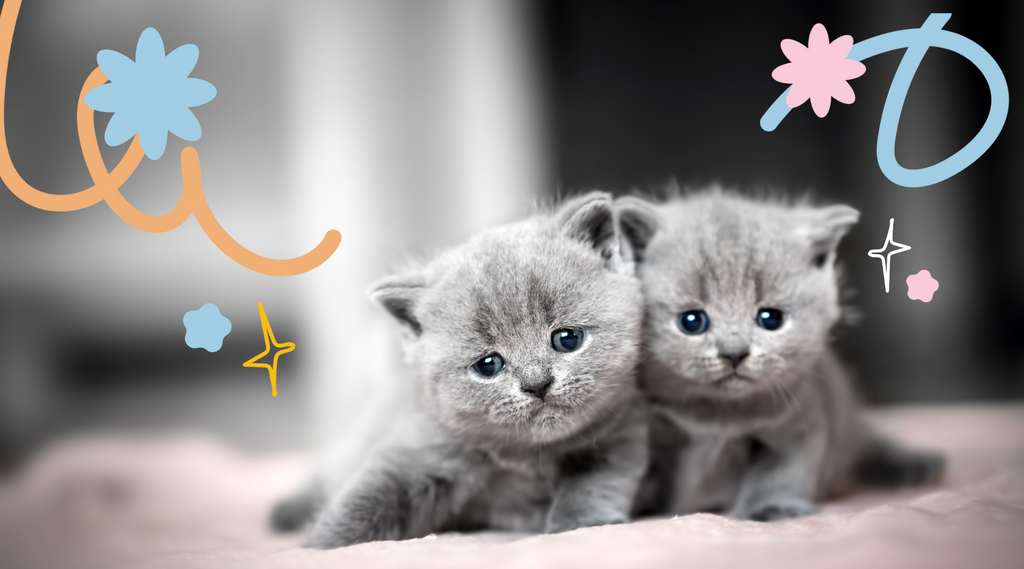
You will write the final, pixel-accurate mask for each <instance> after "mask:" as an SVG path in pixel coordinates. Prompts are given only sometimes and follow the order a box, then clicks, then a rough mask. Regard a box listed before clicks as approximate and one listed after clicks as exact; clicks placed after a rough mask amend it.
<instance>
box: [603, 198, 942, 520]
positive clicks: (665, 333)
mask: <svg viewBox="0 0 1024 569" xmlns="http://www.w3.org/2000/svg"><path fill="white" fill-rule="evenodd" d="M617 209H618V210H619V215H620V219H621V221H620V223H621V226H622V230H623V232H624V234H625V235H626V236H627V237H628V240H629V242H630V243H631V245H632V248H633V250H634V254H635V255H636V258H637V259H636V261H637V265H636V266H637V274H638V276H639V277H640V279H641V281H642V282H643V288H644V295H645V297H646V303H647V307H646V320H645V333H644V336H645V345H646V347H647V349H648V352H649V353H648V355H647V356H646V359H645V361H644V363H643V369H642V371H641V384H642V387H643V388H644V389H645V390H646V391H647V392H648V393H649V395H650V398H651V399H652V402H653V412H654V414H655V418H654V419H653V420H652V426H651V440H652V463H651V469H650V471H649V473H648V476H647V480H646V482H645V485H644V489H643V492H642V495H641V497H640V498H639V499H638V504H637V508H638V510H639V513H642V514H657V513H662V514H664V513H674V514H686V513H691V512H697V511H717V512H723V513H725V514H727V515H730V516H733V517H737V518H741V519H753V520H773V519H779V518H788V517H796V516H803V515H807V514H811V513H813V512H815V511H817V508H816V506H815V505H814V502H815V501H816V500H820V499H823V498H825V497H829V496H832V495H835V494H836V493H838V492H840V491H842V490H845V489H847V488H849V487H850V486H851V485H852V484H854V483H858V482H859V483H870V484H880V485H902V484H913V483H924V482H930V481H934V480H935V479H936V478H937V477H938V476H939V475H940V473H941V471H942V464H943V461H942V458H941V457H940V456H936V455H931V454H922V453H915V452H911V451H906V450H903V449H901V448H899V447H897V446H895V445H894V444H892V443H889V442H888V441H885V440H884V439H882V438H880V437H878V436H876V435H874V434H873V433H871V432H870V431H869V430H868V429H867V428H866V426H865V425H864V423H863V422H862V421H861V418H860V416H859V414H858V404H857V402H856V398H855V396H854V394H853V393H852V390H851V388H850V385H849V382H848V379H847V377H846V374H845V372H844V370H843V369H842V367H841V366H840V365H839V363H838V362H837V360H836V358H835V356H834V355H833V352H832V350H831V349H830V347H829V338H830V332H831V331H832V329H833V327H834V326H835V325H836V323H837V322H838V321H839V320H840V317H841V313H842V310H841V307H840V303H839V286H838V284H837V277H838V275H837V268H836V266H835V261H836V247H837V245H838V244H839V241H840V239H841V238H842V236H843V235H844V234H845V233H846V232H847V230H849V228H850V227H851V226H852V225H853V224H854V223H856V222H857V219H858V217H859V213H858V212H857V211H856V210H855V209H853V208H851V207H849V206H845V205H834V206H829V207H820V208H819V207H811V206H809V205H795V206H789V205H785V204H782V203H771V202H765V201H754V200H750V199H744V198H741V197H738V196H735V195H730V194H727V193H723V192H722V191H720V190H713V191H710V192H705V193H701V194H697V195H692V196H689V197H684V198H679V197H677V198H674V199H670V200H669V201H667V202H666V203H663V204H659V205H654V204H652V203H650V202H648V201H645V200H642V199H639V198H634V197H627V198H621V199H620V200H619V201H618V202H617Z"/></svg>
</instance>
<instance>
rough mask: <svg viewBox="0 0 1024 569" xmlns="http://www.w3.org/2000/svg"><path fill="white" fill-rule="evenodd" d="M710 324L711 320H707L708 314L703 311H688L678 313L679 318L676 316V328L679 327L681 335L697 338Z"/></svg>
mask: <svg viewBox="0 0 1024 569" xmlns="http://www.w3.org/2000/svg"><path fill="white" fill-rule="evenodd" d="M710 324H711V319H710V318H708V313H707V312H704V311H703V310H688V311H686V312H680V313H679V316H676V326H679V330H680V331H682V333H683V334H687V335H689V336H697V335H700V334H703V333H704V332H707V331H708V325H710Z"/></svg>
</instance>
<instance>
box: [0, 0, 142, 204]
mask: <svg viewBox="0 0 1024 569" xmlns="http://www.w3.org/2000/svg"><path fill="white" fill-rule="evenodd" d="M20 9H21V0H8V1H7V2H4V5H3V9H2V10H0V179H2V180H3V181H4V184H6V185H7V188H8V189H10V190H11V192H12V193H14V195H16V196H18V198H19V199H20V200H21V201H23V202H25V203H27V204H28V205H30V206H32V207H35V208H38V209H42V210H46V211H74V210H78V209H83V208H87V207H89V206H91V205H94V204H96V203H98V202H100V201H102V200H103V198H104V196H105V194H106V192H107V191H108V190H109V185H108V184H104V183H101V182H100V181H98V180H95V179H94V180H93V182H94V185H93V186H92V187H90V188H88V189H85V190H82V191H80V192H76V193H73V194H64V195H62V194H49V193H46V192H42V191H39V190H37V189H35V188H33V187H32V186H31V185H30V184H29V183H28V182H26V181H25V180H24V178H22V177H21V175H20V174H18V169H17V168H15V166H14V162H13V161H12V160H11V150H10V147H9V146H8V145H7V120H6V109H7V104H6V101H7V71H8V68H9V66H10V60H11V43H12V42H13V41H14V25H15V23H17V21H18V11H19V10H20ZM95 75H96V73H95V72H93V74H92V75H90V77H89V79H90V80H95V77H94V76H95ZM100 76H101V77H102V73H101V74H100ZM105 80H106V78H105V77H103V80H102V81H100V83H102V82H103V81H105ZM88 82H89V81H88V80H87V83H88ZM80 119H81V117H80ZM79 124H81V123H79ZM140 150H141V147H140ZM129 151H131V149H129ZM125 158H126V159H122V161H121V164H119V165H118V169H117V170H115V172H116V174H117V175H116V177H115V178H114V179H113V180H111V181H116V180H117V179H121V178H124V179H127V178H128V176H130V175H131V172H132V171H134V169H135V167H136V166H138V161H135V163H134V165H133V164H132V162H133V161H134V156H129V155H126V156H125ZM139 160H141V154H140V155H139Z"/></svg>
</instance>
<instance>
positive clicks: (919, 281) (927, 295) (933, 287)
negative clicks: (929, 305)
mask: <svg viewBox="0 0 1024 569" xmlns="http://www.w3.org/2000/svg"><path fill="white" fill-rule="evenodd" d="M937 290H939V281H937V280H935V279H934V278H932V274H931V273H930V272H928V271H926V270H924V269H922V270H920V271H918V272H917V274H914V275H910V276H909V277H907V296H908V297H910V299H911V300H920V301H921V302H931V301H932V295H934V294H935V291H937Z"/></svg>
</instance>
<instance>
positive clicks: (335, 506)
mask: <svg viewBox="0 0 1024 569" xmlns="http://www.w3.org/2000/svg"><path fill="white" fill-rule="evenodd" d="M620 241H621V239H620V236H619V232H618V230H617V224H616V222H615V219H614V210H613V207H612V200H611V197H610V196H609V195H608V194H603V193H591V194H587V195H585V196H582V197H579V198H576V199H573V200H571V201H568V202H567V203H565V204H564V205H562V206H561V207H560V208H558V209H557V210H556V211H554V212H553V213H546V214H541V215H538V216H535V217H533V218H530V219H527V220H525V221H523V222H520V223H517V224H513V225H508V226H505V227H500V228H496V229H492V230H489V231H486V232H484V233H482V234H480V235H478V236H476V237H474V238H473V239H471V240H470V241H469V242H468V243H466V244H465V245H462V246H460V247H457V248H455V249H452V250H450V251H448V252H447V253H445V254H442V255H441V256H439V257H438V258H436V259H435V260H434V261H432V262H431V263H429V264H427V265H426V266H424V267H422V268H420V269H417V270H414V271H412V272H409V273H406V274H402V275H398V276H395V277H391V278H388V279H385V280H384V281H382V282H380V283H379V284H378V285H377V286H376V287H375V288H374V289H373V291H372V292H371V297H372V298H373V299H374V300H376V301H377V302H379V303H380V304H382V305H383V306H384V308H386V309H387V310H388V312H390V313H391V314H392V315H393V316H394V317H395V318H396V319H397V320H398V322H399V323H400V324H401V325H402V329H403V336H404V342H403V343H404V348H405V353H406V359H407V361H408V362H409V363H410V364H411V365H412V366H414V368H415V371H416V374H417V376H418V378H417V380H418V382H419V383H420V388H421V391H422V409H421V413H419V414H417V415H416V416H413V417H411V418H408V420H407V421H406V423H407V428H406V429H404V430H403V431H402V432H401V433H399V434H398V436H397V437H396V439H395V440H394V441H392V442H390V443H389V444H387V445H384V447H383V448H382V449H381V450H380V451H379V452H377V453H376V454H375V456H374V458H373V459H372V460H371V461H370V463H369V464H368V465H367V466H366V467H365V468H364V469H363V470H362V471H361V472H360V473H359V474H358V475H356V476H354V477H352V481H351V482H350V483H349V484H348V485H347V487H345V488H342V489H337V490H333V489H325V488H324V487H323V486H322V485H319V486H317V485H315V486H313V487H312V488H310V489H308V490H306V491H305V492H303V493H302V494H300V495H299V496H297V497H295V498H293V499H291V500H288V501H285V502H284V503H282V504H280V505H279V506H278V508H277V509H276V510H275V512H274V514H273V523H274V525H275V526H276V527H277V528H278V529H282V530H284V529H297V527H298V526H301V525H302V524H303V523H304V522H305V521H306V519H307V518H308V517H311V516H313V514H314V513H315V510H317V509H319V510H320V511H319V513H318V515H316V518H315V521H314V522H313V524H312V526H311V528H310V529H309V531H308V533H307V535H306V540H305V544H306V545H307V546H309V547H317V548H331V547H338V546H345V545H350V544H355V543H361V542H367V541H375V540H384V539H407V538H412V537H418V536H423V535H426V534H429V533H432V532H440V531H446V530H463V531H464V530H472V529H483V528H493V529H506V530H513V531H524V532H539V531H546V532H558V531H565V530H571V529H574V528H579V527H585V526H594V525H602V524H610V523H619V522H625V521H627V519H628V515H629V512H630V508H631V504H632V503H633V500H634V498H635V495H636V492H637V488H638V487H639V484H640V481H641V479H642V477H643V474H644V471H645V469H646V465H647V456H648V455H647V453H648V447H647V429H648V415H647V410H646V404H645V403H644V401H643V398H642V397H641V396H640V395H639V392H638V391H637V388H636V377H635V367H636V364H637V361H638V359H639V351H640V334H641V326H642V319H643V298H642V296H641V293H640V283H639V281H638V280H637V279H636V277H635V276H634V274H633V273H634V269H633V264H632V260H631V259H630V258H628V257H624V256H623V254H622V253H623V251H622V250H621V249H620V246H621V245H623V244H622V243H620ZM624 248H625V250H627V251H628V245H626V246H625V247H624Z"/></svg>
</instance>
